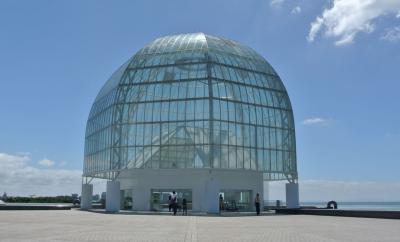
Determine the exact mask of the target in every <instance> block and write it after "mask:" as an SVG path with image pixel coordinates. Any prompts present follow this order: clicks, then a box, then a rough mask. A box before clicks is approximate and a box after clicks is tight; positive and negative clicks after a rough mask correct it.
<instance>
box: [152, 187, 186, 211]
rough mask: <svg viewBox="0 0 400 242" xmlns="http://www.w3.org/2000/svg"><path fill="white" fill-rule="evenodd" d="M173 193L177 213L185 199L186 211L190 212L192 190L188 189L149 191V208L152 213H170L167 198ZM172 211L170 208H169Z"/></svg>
mask: <svg viewBox="0 0 400 242" xmlns="http://www.w3.org/2000/svg"><path fill="white" fill-rule="evenodd" d="M172 191H175V192H176V194H177V198H178V201H177V202H178V211H181V210H182V200H183V199H184V198H185V199H186V204H187V210H192V190H190V189H151V195H150V196H151V198H150V206H151V210H152V211H164V212H165V211H170V207H169V205H170V201H169V198H170V196H171V194H172ZM171 211H172V208H171Z"/></svg>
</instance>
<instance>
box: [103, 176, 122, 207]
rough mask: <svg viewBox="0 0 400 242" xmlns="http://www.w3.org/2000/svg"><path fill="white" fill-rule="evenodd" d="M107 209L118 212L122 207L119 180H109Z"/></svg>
mask: <svg viewBox="0 0 400 242" xmlns="http://www.w3.org/2000/svg"><path fill="white" fill-rule="evenodd" d="M106 191H107V192H106V211H107V212H118V211H119V209H120V207H121V190H120V183H119V181H107V190H106Z"/></svg>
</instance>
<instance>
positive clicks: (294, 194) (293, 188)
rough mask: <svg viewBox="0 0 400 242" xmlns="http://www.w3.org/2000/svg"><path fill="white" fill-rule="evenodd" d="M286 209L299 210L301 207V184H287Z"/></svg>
mask: <svg viewBox="0 0 400 242" xmlns="http://www.w3.org/2000/svg"><path fill="white" fill-rule="evenodd" d="M286 207H287V208H298V207H299V184H298V183H292V182H290V183H286Z"/></svg>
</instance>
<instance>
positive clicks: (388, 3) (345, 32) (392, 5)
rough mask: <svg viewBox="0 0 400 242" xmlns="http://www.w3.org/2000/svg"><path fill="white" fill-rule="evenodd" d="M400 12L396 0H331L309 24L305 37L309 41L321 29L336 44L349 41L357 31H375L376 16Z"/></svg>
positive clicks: (348, 42)
mask: <svg viewBox="0 0 400 242" xmlns="http://www.w3.org/2000/svg"><path fill="white" fill-rule="evenodd" d="M399 12H400V1H399V0H333V5H332V7H331V8H330V9H324V11H323V13H322V15H321V16H318V17H317V18H316V19H315V21H314V22H312V23H311V28H310V32H309V35H308V37H307V40H308V41H310V42H312V41H314V40H315V37H316V36H317V34H318V33H319V32H324V35H325V36H327V37H332V38H335V39H336V41H335V44H336V45H345V44H350V43H353V42H354V38H355V37H356V35H357V34H358V33H360V32H365V33H371V32H372V31H374V29H375V26H374V22H375V21H376V20H377V19H378V18H380V17H382V16H385V15H396V14H398V13H399Z"/></svg>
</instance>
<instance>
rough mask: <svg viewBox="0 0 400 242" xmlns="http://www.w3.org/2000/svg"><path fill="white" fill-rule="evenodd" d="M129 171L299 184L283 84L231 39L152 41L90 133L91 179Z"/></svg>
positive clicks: (103, 98)
mask: <svg viewBox="0 0 400 242" xmlns="http://www.w3.org/2000/svg"><path fill="white" fill-rule="evenodd" d="M130 168H151V169H171V168H214V169H245V170H255V171H262V172H263V173H264V178H265V179H266V180H279V179H296V178H297V168H296V144H295V132H294V122H293V112H292V108H291V104H290V100H289V97H288V94H287V92H286V90H285V88H284V86H283V84H282V82H281V80H280V78H279V76H278V75H277V74H276V72H275V71H274V70H273V68H272V67H271V66H270V65H269V64H268V63H267V62H266V61H265V60H264V59H263V58H262V57H261V56H260V55H258V54H257V53H256V52H255V51H253V50H251V49H250V48H248V47H246V46H243V45H241V44H238V43H236V42H233V41H229V40H226V39H222V38H216V37H212V36H208V35H204V34H202V33H198V34H186V35H177V36H168V37H164V38H160V39H157V40H155V41H154V42H152V43H150V44H149V45H148V46H146V47H144V48H143V49H142V50H140V51H139V52H138V53H137V54H136V55H135V56H133V57H132V58H131V59H130V60H129V61H128V62H127V63H125V64H124V65H123V66H122V67H121V68H120V69H118V70H117V71H116V72H115V73H114V74H113V76H112V77H111V78H110V80H109V81H108V82H107V83H106V84H105V86H104V87H103V88H102V90H101V91H100V93H99V95H98V97H97V98H96V100H95V103H94V104H93V107H92V110H91V112H90V115H89V120H88V124H87V130H86V143H85V165H84V175H92V176H94V175H96V174H101V173H102V172H107V171H115V170H120V169H130Z"/></svg>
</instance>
